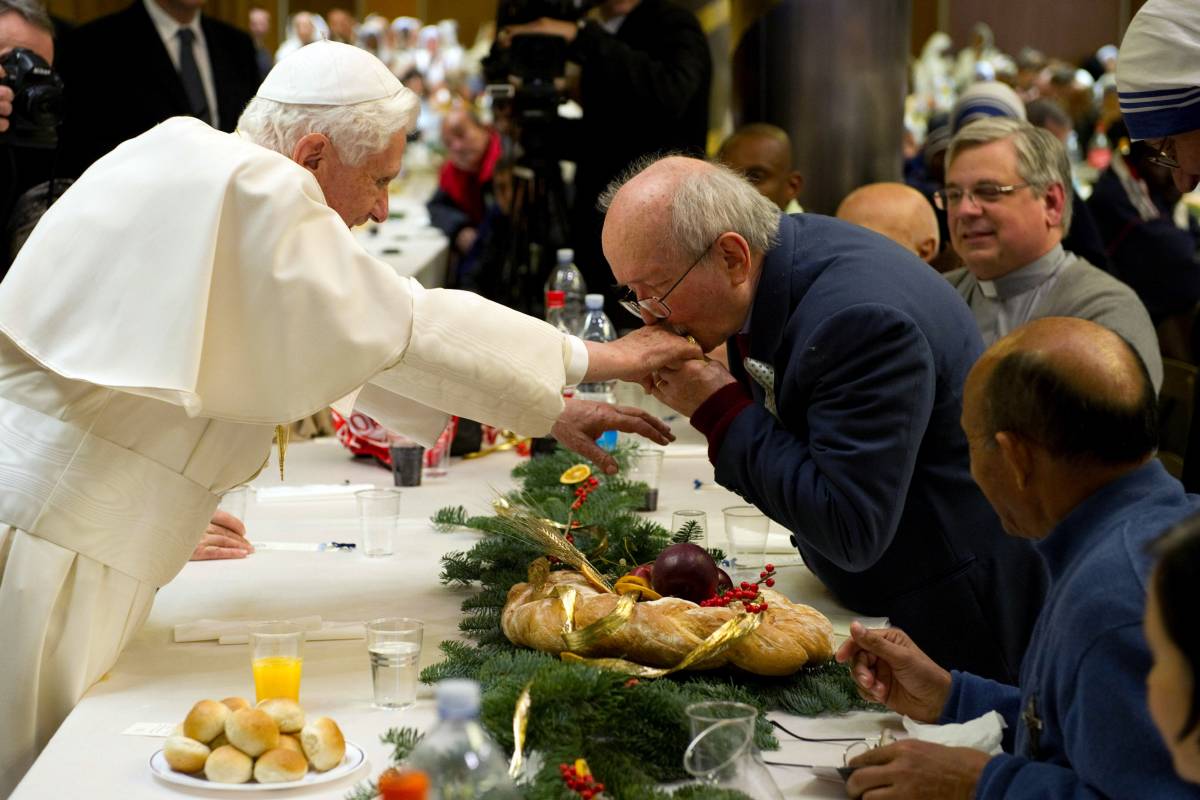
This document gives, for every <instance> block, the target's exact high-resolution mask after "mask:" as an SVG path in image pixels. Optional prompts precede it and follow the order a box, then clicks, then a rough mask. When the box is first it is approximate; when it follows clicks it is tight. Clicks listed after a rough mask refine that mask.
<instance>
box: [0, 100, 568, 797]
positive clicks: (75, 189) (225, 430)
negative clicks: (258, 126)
mask: <svg viewBox="0 0 1200 800" xmlns="http://www.w3.org/2000/svg"><path fill="white" fill-rule="evenodd" d="M577 348H578V344H577V343H572V342H571V341H570V340H569V338H568V337H564V336H563V335H561V334H560V333H558V332H557V331H556V330H555V329H554V328H553V327H551V326H549V325H546V324H545V323H543V322H541V321H539V320H535V319H533V318H531V317H528V316H526V315H523V314H520V313H517V312H514V311H511V310H509V309H506V308H504V307H502V306H499V305H496V304H493V303H490V302H487V301H485V300H483V299H482V298H479V297H478V296H476V295H472V294H468V293H463V292H454V291H447V290H426V289H423V288H422V287H421V286H420V285H419V284H417V283H416V282H415V281H413V280H411V279H406V278H401V277H399V276H397V275H396V273H395V272H394V271H393V270H392V269H391V268H390V267H388V266H387V265H386V264H383V263H381V262H379V261H376V260H374V259H373V258H371V257H370V256H368V255H367V254H366V253H365V252H364V251H363V250H362V249H361V248H360V247H359V246H358V244H357V243H356V242H355V240H354V238H353V236H352V235H351V234H350V232H349V231H348V230H347V228H346V226H345V224H344V223H343V222H342V221H341V219H340V218H339V217H338V216H337V214H335V213H334V212H333V211H332V210H331V209H330V208H329V207H328V206H326V205H325V201H324V197H323V195H322V192H321V189H320V186H319V185H318V184H317V182H316V180H315V179H314V178H313V176H312V175H311V173H309V172H308V171H307V170H305V169H303V168H301V167H299V166H298V165H296V164H295V163H293V162H292V161H290V160H288V159H287V158H284V157H283V156H281V155H278V154H276V153H272V152H270V151H267V150H265V149H263V148H261V147H258V146H257V145H254V144H252V143H250V142H248V141H246V140H244V139H242V138H240V137H238V136H237V135H230V134H224V133H220V132H217V131H214V130H212V129H211V128H209V127H208V126H207V125H204V124H203V123H200V122H198V121H196V120H193V119H190V118H177V119H173V120H169V121H167V122H165V123H163V124H162V125H159V126H158V127H156V128H154V129H152V130H151V131H149V132H147V133H146V134H144V135H142V136H140V137H138V138H136V139H133V140H131V141H129V142H126V143H125V144H123V145H121V146H120V147H118V148H117V149H116V150H114V151H113V152H112V153H111V154H109V155H108V156H106V157H105V158H103V159H101V160H100V161H98V162H96V164H95V165H93V167H92V168H91V169H89V170H88V171H87V172H86V173H85V174H84V175H83V177H82V178H80V180H79V181H78V182H76V183H75V184H74V185H73V186H72V187H71V189H70V190H68V191H67V192H66V194H65V195H64V196H63V197H62V199H61V200H59V201H58V203H57V204H55V205H54V206H53V207H52V208H51V209H50V210H49V211H48V212H47V214H46V215H45V217H44V218H43V219H42V221H41V222H40V223H39V225H38V227H37V228H36V229H35V231H34V232H33V235H32V236H31V237H30V239H29V241H28V242H27V244H26V245H25V248H24V249H23V250H22V252H21V254H20V256H19V257H18V259H17V260H16V262H15V263H14V264H13V266H12V269H11V270H10V272H9V274H8V277H7V278H6V279H5V281H4V282H3V283H2V284H0V716H2V717H3V719H4V736H0V796H6V795H7V794H8V792H9V791H11V790H12V789H13V787H14V786H15V785H16V783H17V782H18V781H19V780H20V777H21V776H22V775H23V774H24V772H25V771H26V770H27V768H28V767H29V765H30V764H31V763H32V761H33V759H34V758H35V757H36V756H37V753H38V752H39V750H40V749H41V748H42V747H43V746H44V745H45V743H46V741H47V740H48V739H49V738H50V736H51V735H52V734H53V732H54V730H55V729H56V728H57V727H58V725H59V724H60V723H61V722H62V720H63V718H64V717H65V716H66V715H67V714H68V713H69V712H70V710H71V708H72V707H73V706H74V705H75V703H76V702H78V700H79V698H80V697H81V696H82V694H83V693H84V692H85V691H86V690H87V689H88V687H89V686H91V684H92V683H94V682H95V681H96V680H97V679H99V678H100V677H101V676H102V675H103V674H104V673H105V671H107V670H108V669H109V668H110V667H111V666H112V664H113V663H114V662H115V660H116V658H117V656H118V655H119V653H120V652H121V649H122V647H123V646H124V645H125V644H126V642H128V640H129V638H130V637H131V636H132V635H133V634H134V633H136V631H137V630H138V628H139V626H140V625H141V624H142V622H143V621H144V620H145V618H146V615H147V614H148V613H149V610H150V603H151V600H152V598H153V596H154V593H155V591H156V589H157V588H158V587H160V586H162V585H163V584H165V583H167V581H169V580H170V579H171V578H172V577H173V576H174V575H175V574H176V573H177V572H178V571H179V570H180V569H181V568H182V567H183V565H184V564H185V563H186V562H187V559H188V557H189V556H190V554H191V552H192V550H193V548H194V547H195V545H196V543H197V542H198V541H199V539H200V537H201V535H202V534H203V532H204V529H205V526H206V524H207V522H208V520H209V518H210V516H211V514H212V512H213V510H214V509H215V507H216V505H217V502H218V500H219V496H220V494H221V493H222V492H224V491H226V490H227V489H229V488H231V487H234V486H237V485H239V484H241V483H244V482H246V481H247V480H249V479H250V478H251V477H253V476H254V475H255V474H257V473H258V471H259V470H261V468H262V467H263V465H264V464H265V462H266V460H267V458H268V456H269V452H270V448H271V439H272V433H273V430H274V426H275V425H276V424H283V423H288V422H291V421H293V420H297V419H301V418H303V417H306V416H308V415H310V414H312V413H314V412H315V411H317V410H318V409H320V408H323V407H325V406H328V405H330V404H332V403H334V402H335V401H337V400H339V398H345V397H346V396H351V397H352V398H356V399H357V407H358V408H360V409H362V410H364V411H366V412H367V413H369V414H371V415H372V416H374V417H375V418H376V419H379V420H380V421H381V422H382V423H383V424H385V425H388V426H389V427H391V428H393V429H396V430H399V431H402V432H405V433H408V434H409V435H412V436H414V437H415V438H417V439H419V440H423V441H425V442H427V443H430V442H432V441H433V439H434V438H435V437H436V435H437V433H438V431H440V430H441V428H442V427H443V425H444V423H445V419H446V415H447V414H448V413H452V414H460V415H463V416H466V417H470V418H472V419H477V420H480V421H483V422H487V423H491V424H493V425H497V426H500V427H506V428H511V429H513V430H517V431H520V432H522V433H525V434H529V435H543V434H545V433H546V432H547V431H548V430H549V429H550V426H551V424H552V423H553V421H554V419H555V418H556V417H557V416H558V415H559V413H561V410H562V399H561V390H562V388H563V386H564V385H565V383H566V382H567V380H568V377H572V378H576V379H577V378H578V377H580V375H579V374H578V373H579V372H580V371H581V369H580V368H581V364H580V361H581V360H582V361H583V362H585V363H584V364H583V365H582V366H583V367H584V368H585V367H586V352H585V353H583V354H582V359H581V358H580V353H579V351H578V349H577ZM572 360H574V363H573V364H572ZM572 373H574V374H572ZM364 384H366V385H365V386H364Z"/></svg>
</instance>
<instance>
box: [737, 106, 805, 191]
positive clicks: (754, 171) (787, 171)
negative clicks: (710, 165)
mask: <svg viewBox="0 0 1200 800" xmlns="http://www.w3.org/2000/svg"><path fill="white" fill-rule="evenodd" d="M717 160H718V161H720V162H721V163H722V164H726V165H728V166H729V168H730V169H732V170H733V171H734V172H740V173H741V174H742V175H744V176H745V177H746V180H748V181H750V183H752V184H754V187H755V188H756V189H758V191H759V193H760V194H762V195H763V197H766V198H767V199H768V200H770V201H771V202H772V203H774V204H775V205H777V206H778V207H779V209H780V210H781V211H785V210H787V207H788V205H789V204H790V203H791V202H792V201H793V200H795V199H796V196H797V195H798V194H799V193H800V188H801V187H802V186H803V185H804V178H803V177H802V176H801V175H800V173H799V172H797V171H796V170H794V169H793V168H792V142H791V139H789V138H788V135H787V131H785V130H784V129H783V128H779V127H776V126H775V125H768V124H766V123H764V122H755V123H751V124H750V125H744V126H742V127H741V128H738V129H737V131H735V132H734V133H733V135H731V136H730V137H729V138H728V139H726V140H725V141H724V143H722V144H721V149H720V150H718V151H717Z"/></svg>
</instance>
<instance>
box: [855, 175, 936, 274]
mask: <svg viewBox="0 0 1200 800" xmlns="http://www.w3.org/2000/svg"><path fill="white" fill-rule="evenodd" d="M836 216H837V218H838V219H844V220H846V221H847V222H853V223H854V224H855V225H861V226H863V227H864V228H867V229H869V230H873V231H875V232H876V233H881V234H883V235H884V236H886V237H888V238H889V239H891V240H892V241H893V242H895V243H896V244H898V245H900V246H901V247H903V248H905V249H906V250H911V251H912V252H913V254H915V255H916V257H917V258H919V259H921V260H922V261H924V262H925V263H926V264H928V263H930V262H932V261H933V259H934V258H935V257H936V256H937V254H938V253H939V252H940V248H939V242H938V221H937V216H936V215H935V214H934V213H933V206H931V205H929V201H928V200H926V199H925V197H924V195H922V194H921V193H920V192H918V191H917V190H916V189H914V188H912V187H911V186H905V185H904V184H903V183H868V184H867V185H866V186H860V187H858V188H857V189H855V190H854V191H853V192H851V193H850V194H848V195H846V199H845V200H843V201H842V203H841V205H839V206H838V209H837V214H836Z"/></svg>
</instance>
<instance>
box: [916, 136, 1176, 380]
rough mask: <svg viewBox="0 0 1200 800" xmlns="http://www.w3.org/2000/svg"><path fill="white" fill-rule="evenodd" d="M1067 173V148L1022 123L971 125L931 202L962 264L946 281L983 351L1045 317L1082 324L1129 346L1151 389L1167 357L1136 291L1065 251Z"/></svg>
mask: <svg viewBox="0 0 1200 800" xmlns="http://www.w3.org/2000/svg"><path fill="white" fill-rule="evenodd" d="M1070 187H1071V166H1070V163H1069V162H1068V160H1067V154H1066V150H1065V149H1064V148H1063V146H1062V143H1061V142H1059V141H1058V140H1057V139H1055V138H1054V136H1053V135H1052V134H1050V133H1049V132H1047V131H1044V130H1042V129H1040V128H1035V127H1034V126H1032V125H1030V124H1029V123H1027V122H1025V121H1023V120H1015V119H1006V118H992V119H982V120H978V121H976V122H972V123H970V124H968V125H967V126H965V127H964V128H963V129H962V130H960V131H959V132H958V133H957V134H955V136H954V139H952V140H951V142H950V150H949V152H948V153H947V155H946V186H945V188H943V189H941V190H940V191H938V192H937V193H936V195H935V200H936V201H937V203H938V205H939V207H940V208H943V209H945V211H946V214H947V217H948V218H949V223H950V238H951V241H952V242H953V244H954V249H955V251H956V252H957V253H958V254H959V256H960V257H961V258H962V260H963V263H964V264H965V265H966V266H965V268H963V269H957V270H954V271H952V272H948V273H946V279H947V280H949V281H950V283H951V284H953V285H954V286H955V288H957V289H958V293H959V294H960V295H962V297H963V299H964V300H966V301H967V304H968V305H969V306H970V307H971V312H972V313H973V314H974V315H975V320H976V322H978V323H979V328H980V332H981V333H982V334H983V340H984V343H985V344H991V343H992V342H995V341H996V340H997V339H999V338H1001V337H1003V336H1005V335H1006V334H1008V333H1009V332H1010V331H1012V330H1014V329H1015V328H1018V327H1020V326H1021V325H1022V324H1024V323H1026V322H1028V321H1029V320H1032V319H1037V318H1040V317H1050V316H1059V317H1080V318H1082V319H1088V320H1091V321H1093V322H1097V323H1099V324H1101V325H1104V326H1106V327H1108V328H1110V329H1112V330H1114V331H1116V332H1117V333H1119V334H1120V335H1121V336H1123V337H1124V338H1125V339H1126V340H1127V341H1129V342H1130V343H1131V344H1132V345H1133V347H1134V349H1136V350H1137V352H1138V355H1140V356H1141V357H1142V360H1143V361H1145V362H1146V367H1147V369H1148V370H1149V372H1150V376H1151V379H1152V380H1153V382H1154V386H1155V388H1156V389H1157V387H1158V386H1159V385H1160V384H1161V383H1162V357H1161V355H1160V354H1159V350H1158V339H1157V337H1156V335H1155V332H1154V325H1153V324H1152V323H1151V321H1150V316H1149V314H1147V313H1146V309H1145V307H1144V306H1143V305H1142V303H1141V301H1140V300H1138V298H1137V295H1136V294H1134V292H1133V290H1132V289H1130V288H1129V287H1128V286H1126V285H1125V284H1123V283H1121V282H1120V281H1118V280H1116V279H1115V278H1113V277H1111V276H1110V275H1108V274H1107V273H1105V272H1103V271H1102V270H1100V269H1097V268H1096V267H1094V266H1092V265H1091V264H1089V263H1088V262H1087V261H1085V260H1084V259H1082V258H1080V257H1078V256H1076V255H1074V254H1073V253H1070V252H1068V251H1066V250H1064V249H1063V247H1062V238H1063V231H1065V230H1067V229H1068V228H1069V227H1070V224H1071V188H1070Z"/></svg>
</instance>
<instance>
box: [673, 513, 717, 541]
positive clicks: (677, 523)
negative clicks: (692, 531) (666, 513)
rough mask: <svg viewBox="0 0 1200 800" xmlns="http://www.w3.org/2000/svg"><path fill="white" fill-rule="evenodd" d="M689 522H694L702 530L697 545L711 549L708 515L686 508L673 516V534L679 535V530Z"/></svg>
mask: <svg viewBox="0 0 1200 800" xmlns="http://www.w3.org/2000/svg"><path fill="white" fill-rule="evenodd" d="M689 522H694V523H696V525H697V526H698V527H699V529H700V538H699V539H696V540H695V541H696V544H698V545H700V546H701V547H709V546H710V545H709V543H708V514H705V513H704V512H703V511H699V510H697V509H694V508H684V509H680V510H679V511H676V512H675V513H674V514H672V515H671V533H678V532H679V529H680V528H682V527H683V526H684V525H687V524H688V523H689Z"/></svg>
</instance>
